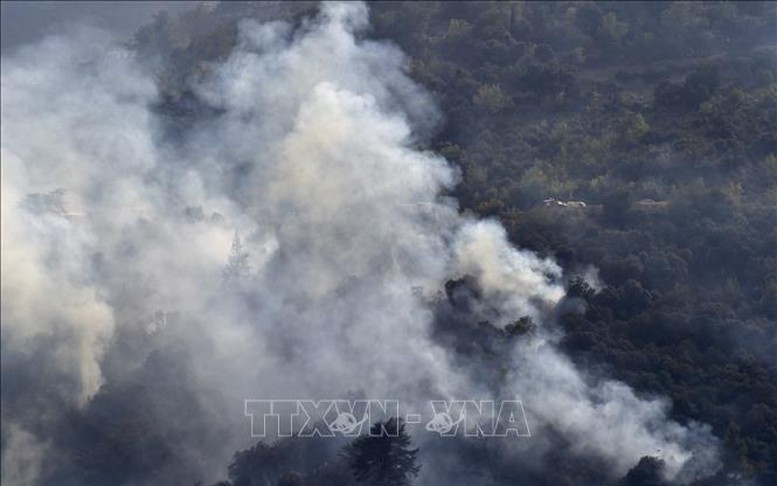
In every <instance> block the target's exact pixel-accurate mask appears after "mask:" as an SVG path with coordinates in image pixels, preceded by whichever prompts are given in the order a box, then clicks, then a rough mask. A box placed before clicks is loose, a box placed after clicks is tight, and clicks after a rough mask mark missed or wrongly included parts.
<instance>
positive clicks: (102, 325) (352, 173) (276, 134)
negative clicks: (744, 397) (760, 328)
mask: <svg viewBox="0 0 777 486" xmlns="http://www.w3.org/2000/svg"><path fill="white" fill-rule="evenodd" d="M237 25H238V27H237V31H236V34H235V35H236V43H235V47H234V48H233V49H231V51H230V53H229V55H228V56H227V57H225V58H224V59H222V60H220V61H214V62H208V63H203V69H202V75H201V76H198V77H197V78H195V79H194V80H192V81H191V84H190V86H187V89H188V92H187V94H186V95H185V97H188V98H189V99H190V100H191V104H192V107H191V108H187V110H184V111H186V115H185V116H182V115H180V113H178V114H171V110H173V111H175V110H177V109H180V106H179V105H176V106H175V107H173V108H174V109H171V108H170V106H171V105H170V103H168V100H166V99H165V97H164V96H163V93H162V92H161V91H162V84H163V83H162V82H161V81H160V79H159V76H158V73H159V72H162V71H164V69H165V67H164V63H166V62H168V59H167V58H166V57H165V56H164V55H161V54H159V55H156V54H158V53H153V52H152V53H148V52H146V53H143V55H140V54H139V53H138V52H136V51H135V50H133V48H132V47H131V46H128V45H127V44H124V43H122V42H121V41H122V39H114V38H112V36H111V35H110V34H109V33H108V32H105V31H103V30H100V29H99V28H95V27H90V26H84V25H82V26H74V27H72V28H70V29H69V30H68V32H67V33H64V34H58V35H54V36H49V37H46V38H45V39H43V40H41V41H39V42H36V43H34V44H30V45H26V46H23V47H21V48H19V49H16V50H14V51H13V52H11V53H4V54H3V57H2V382H3V383H2V415H3V422H2V482H3V484H8V485H9V486H10V485H27V484H44V485H47V484H58V485H62V484H65V485H69V484H195V483H196V482H197V481H202V482H204V483H205V484H212V483H214V482H216V481H219V480H222V479H225V478H226V477H227V468H228V466H229V464H230V461H231V460H232V457H233V454H234V453H235V452H236V451H240V450H244V449H247V448H249V447H251V446H252V445H254V444H255V442H256V440H255V439H252V438H251V437H250V434H249V432H250V428H249V424H248V421H247V418H246V416H245V409H244V400H246V399H252V398H264V399H271V398H289V397H299V398H305V399H314V400H318V399H326V398H340V397H375V398H397V399H399V400H400V401H401V403H402V404H403V407H406V409H407V410H410V411H417V412H418V413H420V412H421V410H422V409H423V407H425V406H426V405H427V404H428V401H429V400H452V399H474V400H498V399H512V400H521V401H522V403H523V405H524V407H525V410H526V415H527V421H528V424H529V425H530V428H531V437H521V438H511V439H509V440H507V439H505V440H494V441H491V442H489V443H488V444H487V445H486V446H483V447H484V448H485V449H478V448H480V447H481V444H482V442H483V441H480V442H478V441H472V440H468V439H465V438H459V439H450V440H449V439H446V438H441V437H439V436H435V435H434V434H428V433H426V432H424V431H423V429H422V428H418V429H413V428H409V429H408V430H410V432H411V434H412V435H413V443H414V444H415V445H416V446H417V447H419V450H420V452H419V463H420V465H421V469H420V474H419V476H418V478H417V479H416V480H415V481H416V483H417V484H426V485H443V484H446V485H447V484H518V483H519V482H520V483H521V484H550V483H553V481H554V478H555V477H556V476H555V474H558V471H555V470H554V464H556V462H557V461H561V462H563V459H559V457H561V458H573V459H572V460H575V461H578V460H579V461H586V462H589V463H590V464H591V465H592V466H591V468H592V469H595V470H596V472H595V473H592V477H594V478H596V479H595V480H594V479H592V480H591V483H593V482H595V481H606V482H609V483H615V482H617V481H619V480H620V479H621V478H623V477H624V476H625V475H626V474H627V473H628V472H629V471H630V470H631V469H632V468H634V467H635V466H637V465H638V464H639V463H640V460H641V459H642V458H644V457H646V456H651V457H657V458H658V459H660V460H661V461H663V466H662V468H661V474H662V477H663V479H664V480H665V481H668V482H670V483H672V484H675V483H676V484H687V483H691V482H693V481H696V480H701V479H703V478H705V477H708V476H711V475H713V474H715V473H716V472H718V470H719V469H720V467H721V460H720V457H719V456H720V438H719V437H717V436H716V435H715V434H714V433H713V432H712V430H711V428H710V427H709V426H708V425H706V424H704V423H702V422H699V421H695V420H690V419H689V420H683V421H678V420H677V419H676V417H674V416H673V415H672V414H671V413H670V410H671V406H672V405H671V402H670V400H669V399H667V398H666V397H664V396H661V395H657V394H647V393H640V392H637V391H635V390H634V389H632V387H630V386H629V385H627V384H625V383H624V382H622V381H618V380H615V379H613V378H612V377H611V376H609V375H608V374H607V373H604V372H602V371H601V370H595V369H589V368H587V367H586V366H584V365H582V364H578V363H576V361H575V360H574V359H573V358H571V357H570V356H568V354H567V353H566V352H565V351H564V350H563V349H562V346H561V345H560V344H559V343H560V341H561V340H562V338H563V336H564V331H563V330H562V329H561V327H560V326H559V325H558V319H559V315H561V314H562V313H568V312H578V313H580V312H584V307H585V304H584V303H583V301H582V300H581V299H580V298H579V297H578V296H572V295H567V292H566V290H565V288H566V287H567V286H568V284H569V283H570V281H571V280H572V278H573V276H570V271H565V269H564V268H562V265H561V264H560V263H558V262H556V261H555V260H554V259H552V258H549V257H546V256H540V255H538V254H535V253H533V252H531V251H528V250H522V249H520V248H517V247H515V246H514V245H513V244H511V243H510V241H509V240H508V236H507V231H506V230H505V228H504V227H503V226H502V224H501V223H500V222H499V220H498V219H497V218H486V219H483V218H481V217H479V216H476V215H475V214H472V213H471V212H465V211H462V210H461V209H460V207H459V205H458V202H457V201H456V199H455V198H454V197H452V194H453V192H454V191H455V188H456V186H457V184H459V182H460V180H461V177H462V175H461V171H460V169H459V168H458V167H457V166H456V165H455V164H453V163H452V162H450V161H448V160H446V159H445V158H444V157H443V156H442V155H440V154H439V153H437V152H434V151H432V150H428V146H427V144H426V143H427V142H428V140H429V139H430V138H431V137H432V136H433V135H434V134H435V131H436V130H438V129H439V127H440V124H441V122H442V120H443V119H444V117H445V116H446V114H445V113H443V112H442V111H441V110H440V108H439V106H438V105H437V103H436V102H435V99H434V98H433V97H432V95H431V94H429V93H428V92H427V90H426V89H425V88H424V87H423V86H421V85H420V84H418V83H417V82H415V81H414V80H412V79H411V78H410V77H409V75H408V61H407V58H406V57H405V55H404V54H403V53H402V51H401V50H400V49H399V48H398V47H397V46H396V45H395V44H393V43H390V42H387V41H379V40H374V39H371V38H370V36H369V35H368V33H369V29H370V9H369V6H368V5H365V4H361V3H325V4H322V5H321V6H320V8H318V10H317V11H316V12H311V13H310V14H306V15H304V16H300V17H298V18H297V20H296V21H288V22H287V21H279V20H272V21H265V22H261V21H257V20H255V19H246V20H243V21H240V22H239V23H238V24H237ZM185 97H184V98H185ZM518 231H520V229H519V230H518ZM567 270H571V269H567ZM589 270H590V269H589ZM575 271H576V270H575ZM592 286H593V284H592ZM518 323H523V324H526V323H530V325H528V326H527V327H526V329H522V332H514V331H515V330H516V329H518V327H517V326H518V325H519V324H518ZM300 440H304V439H300ZM310 443H311V444H314V446H310V447H312V448H313V449H315V450H314V451H313V452H310V454H311V455H312V457H313V459H308V460H306V461H307V462H305V461H302V462H300V464H303V465H302V466H300V465H296V466H294V467H297V468H300V470H298V472H299V473H300V474H302V475H303V476H305V475H306V474H309V475H311V476H314V475H315V474H314V471H313V470H314V469H315V467H316V465H317V464H318V463H325V462H327V461H330V462H331V461H334V460H335V459H334V458H336V457H337V448H339V447H340V446H342V445H343V442H342V441H331V442H327V441H324V440H321V441H312V442H310ZM473 448H474V449H477V450H479V451H480V452H481V453H483V454H485V456H483V455H482V454H481V455H479V454H477V453H474V452H473V451H472V449H473ZM483 450H485V452H483ZM290 454H291V453H290ZM484 457H485V458H484ZM495 464H496V465H495ZM304 467H310V469H309V470H304V469H303V468H304ZM487 470H490V471H491V473H490V474H491V475H490V476H489V473H487V472H486V471H487ZM494 470H498V472H496V473H495V472H494ZM287 472H289V471H287ZM272 480H273V481H275V480H276V478H273V479H272ZM257 481H258V480H257ZM268 481H269V480H268ZM510 481H513V482H510ZM521 481H523V482H521ZM580 483H586V480H585V479H582V478H581V479H580ZM252 484H275V482H272V483H270V482H267V483H264V482H256V483H252ZM311 484H312V483H311ZM316 484H318V483H316ZM331 484H339V483H331Z"/></svg>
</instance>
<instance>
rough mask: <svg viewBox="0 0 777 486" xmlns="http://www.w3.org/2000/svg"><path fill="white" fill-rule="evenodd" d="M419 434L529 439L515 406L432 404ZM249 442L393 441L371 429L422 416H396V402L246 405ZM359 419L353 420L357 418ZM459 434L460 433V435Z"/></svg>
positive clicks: (383, 432)
mask: <svg viewBox="0 0 777 486" xmlns="http://www.w3.org/2000/svg"><path fill="white" fill-rule="evenodd" d="M428 405H429V409H428V410H429V411H431V413H430V414H428V415H427V416H428V417H431V418H430V419H429V420H428V421H426V422H425V424H424V427H423V428H424V430H426V431H427V432H431V433H434V434H437V435H439V436H440V437H455V436H459V435H463V436H465V437H509V436H514V437H530V436H531V432H530V431H529V423H528V421H527V419H526V412H525V411H524V408H523V404H522V402H521V401H519V400H503V401H500V402H495V401H493V400H480V401H477V400H452V401H443V400H433V401H431V402H429V404H428ZM245 415H246V417H249V418H250V422H251V436H252V437H277V438H280V437H292V436H296V437H357V436H359V435H362V434H363V433H366V434H369V435H370V436H389V437H396V436H397V435H398V430H386V428H385V425H384V426H381V427H380V428H373V427H371V425H372V424H376V423H379V422H380V423H384V424H385V421H386V420H387V419H389V418H391V417H402V418H403V419H404V421H405V423H406V424H408V425H410V426H412V425H418V424H422V423H424V421H423V419H422V416H423V415H422V414H419V413H407V414H406V415H404V416H402V415H400V408H399V401H398V400H383V399H380V400H376V399H365V400H310V399H295V400H246V401H245ZM357 417H358V418H357ZM462 431H463V432H462Z"/></svg>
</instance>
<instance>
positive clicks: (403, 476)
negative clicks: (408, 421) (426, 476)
mask: <svg viewBox="0 0 777 486" xmlns="http://www.w3.org/2000/svg"><path fill="white" fill-rule="evenodd" d="M386 432H389V433H386ZM392 435H393V436H392ZM343 455H344V456H345V458H346V460H347V462H348V467H349V468H350V470H351V472H352V473H353V475H354V477H355V478H356V480H357V481H359V482H361V483H367V484H369V485H370V486H406V485H409V484H410V482H411V480H412V478H413V477H415V476H417V475H418V471H419V470H420V469H421V467H420V466H419V465H417V460H418V449H417V448H416V449H412V448H411V446H410V436H409V435H408V434H407V433H406V432H405V424H404V423H403V421H402V419H396V418H391V419H389V420H388V421H386V422H377V423H375V424H374V425H373V426H372V428H371V429H370V435H369V436H366V437H359V438H358V439H356V440H355V441H353V442H352V443H351V444H349V445H348V446H347V447H346V448H345V449H344V450H343Z"/></svg>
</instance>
